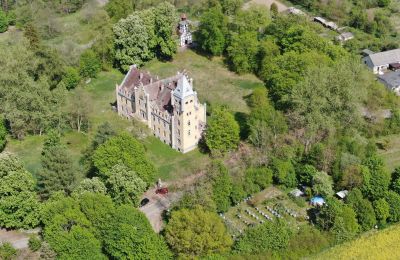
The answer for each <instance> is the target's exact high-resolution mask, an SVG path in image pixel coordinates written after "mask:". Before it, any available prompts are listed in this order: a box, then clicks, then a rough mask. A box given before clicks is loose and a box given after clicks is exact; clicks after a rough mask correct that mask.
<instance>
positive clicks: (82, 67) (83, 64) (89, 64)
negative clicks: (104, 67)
mask: <svg viewBox="0 0 400 260" xmlns="http://www.w3.org/2000/svg"><path fill="white" fill-rule="evenodd" d="M100 69H101V61H100V59H99V58H98V57H97V55H96V53H95V52H94V51H92V50H86V51H85V52H84V53H82V55H81V59H80V61H79V73H80V74H81V76H82V77H85V78H95V77H96V76H97V74H98V73H99V72H100Z"/></svg>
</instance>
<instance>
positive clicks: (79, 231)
mask: <svg viewBox="0 0 400 260" xmlns="http://www.w3.org/2000/svg"><path fill="white" fill-rule="evenodd" d="M42 222H43V225H44V228H43V237H44V239H45V240H46V241H47V242H48V243H49V244H50V246H51V248H52V249H53V250H54V251H55V252H56V253H57V257H59V258H64V259H106V257H105V256H104V255H103V253H102V251H101V243H100V241H99V240H98V239H97V238H96V237H95V235H94V232H93V226H92V223H91V222H90V221H89V220H88V218H87V217H86V216H85V214H84V213H83V212H82V211H81V209H80V207H79V203H78V202H77V201H75V200H74V199H73V198H71V197H63V196H61V197H59V198H52V199H50V200H48V201H47V202H46V204H45V205H44V208H43V211H42Z"/></svg>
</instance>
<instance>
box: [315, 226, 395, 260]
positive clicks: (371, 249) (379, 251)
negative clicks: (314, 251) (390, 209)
mask: <svg viewBox="0 0 400 260" xmlns="http://www.w3.org/2000/svg"><path fill="white" fill-rule="evenodd" d="M310 259H321V260H325V259H382V260H383V259H400V225H396V226H392V227H390V228H387V229H385V230H382V231H371V232H369V233H367V234H365V235H363V236H362V237H360V238H359V239H357V240H354V241H351V242H349V243H346V244H343V245H339V246H336V247H334V248H331V249H329V250H327V251H325V252H323V253H321V254H318V255H316V256H314V257H311V258H310Z"/></svg>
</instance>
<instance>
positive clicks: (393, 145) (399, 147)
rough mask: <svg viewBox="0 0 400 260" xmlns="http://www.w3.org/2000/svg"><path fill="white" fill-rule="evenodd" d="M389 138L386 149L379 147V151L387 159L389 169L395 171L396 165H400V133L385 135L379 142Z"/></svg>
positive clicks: (386, 164) (386, 163)
mask: <svg viewBox="0 0 400 260" xmlns="http://www.w3.org/2000/svg"><path fill="white" fill-rule="evenodd" d="M384 140H387V143H388V145H387V147H386V149H379V150H378V153H379V154H380V155H381V156H382V158H383V160H384V161H385V166H386V168H387V169H388V170H389V171H393V170H394V169H395V168H396V167H398V166H400V135H390V136H386V137H383V138H381V139H379V140H378V142H384Z"/></svg>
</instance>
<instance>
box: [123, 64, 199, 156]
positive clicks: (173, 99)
mask: <svg viewBox="0 0 400 260" xmlns="http://www.w3.org/2000/svg"><path fill="white" fill-rule="evenodd" d="M115 94H116V98H117V111H118V114H119V115H120V116H123V117H126V118H128V119H129V118H136V119H138V120H140V121H142V122H144V123H146V124H147V126H148V127H149V128H150V129H151V130H152V131H153V134H154V135H155V136H156V137H158V138H159V139H160V140H161V141H163V142H164V143H166V144H168V145H170V146H171V147H172V148H174V149H176V150H178V151H180V152H182V153H186V152H189V151H191V150H193V149H195V148H196V147H197V144H198V142H199V140H200V139H201V137H202V133H203V130H204V129H205V126H206V105H205V104H201V103H200V102H199V100H198V98H197V92H196V91H194V90H193V80H192V79H191V78H189V77H188V75H187V74H186V73H185V72H178V73H177V74H176V75H174V76H172V77H169V78H166V79H159V78H158V77H154V76H152V75H150V73H149V72H144V71H141V70H138V69H137V68H136V66H131V68H130V70H129V72H128V73H127V74H126V76H125V78H124V80H123V81H122V83H121V84H120V85H118V84H117V85H116V89H115Z"/></svg>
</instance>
